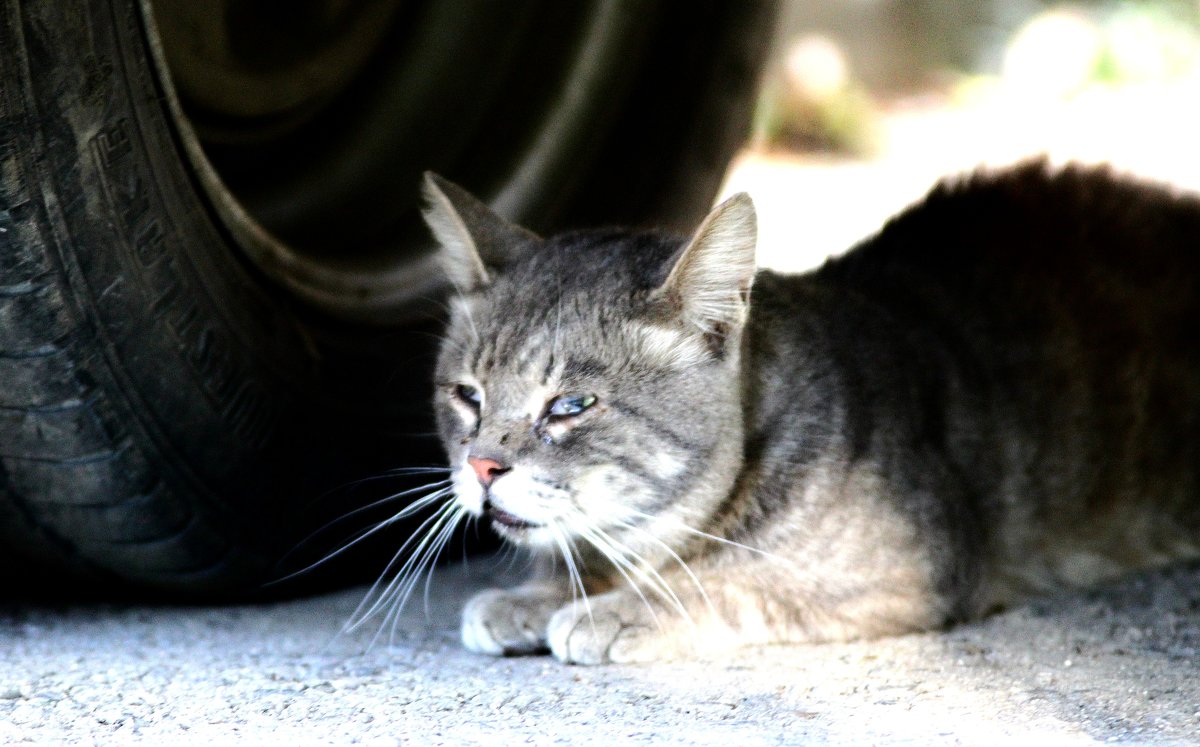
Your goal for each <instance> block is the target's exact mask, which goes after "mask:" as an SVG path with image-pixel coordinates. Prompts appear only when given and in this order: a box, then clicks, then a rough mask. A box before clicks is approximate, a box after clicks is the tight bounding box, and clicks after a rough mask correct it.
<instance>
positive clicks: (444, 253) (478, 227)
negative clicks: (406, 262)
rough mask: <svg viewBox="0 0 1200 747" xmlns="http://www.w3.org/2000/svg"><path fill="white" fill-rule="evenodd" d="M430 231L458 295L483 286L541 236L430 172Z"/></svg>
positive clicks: (427, 218) (427, 186)
mask: <svg viewBox="0 0 1200 747" xmlns="http://www.w3.org/2000/svg"><path fill="white" fill-rule="evenodd" d="M422 192H423V193H424V195H425V209H424V210H423V211H422V214H423V215H424V217H425V223H426V225H428V226H429V230H430V231H432V232H433V235H434V238H436V239H437V241H438V243H439V244H440V245H441V251H440V252H439V259H440V260H441V263H442V268H443V269H444V270H445V272H446V276H447V277H448V278H449V279H450V282H452V283H453V284H454V285H455V287H457V288H458V290H459V291H460V292H464V293H465V292H468V291H472V290H476V289H479V288H483V287H485V286H487V285H489V284H491V282H492V278H493V275H494V273H495V272H496V271H497V270H499V269H501V268H503V267H504V265H505V264H507V263H508V260H509V258H510V257H512V255H513V254H514V253H515V252H516V250H518V249H520V248H521V247H523V246H525V245H526V244H528V243H529V242H531V241H539V240H540V239H539V238H538V236H537V235H536V234H534V233H532V232H530V231H527V230H525V229H524V228H521V227H520V226H517V225H514V224H512V223H509V222H508V221H506V220H504V219H503V218H501V217H500V216H499V215H496V214H495V213H494V212H492V209H491V208H489V207H488V206H487V205H485V204H484V203H483V202H481V201H480V200H478V199H477V198H476V197H475V196H474V195H472V194H471V193H470V192H468V191H467V190H465V189H463V188H462V187H460V186H458V185H457V184H455V183H454V182H451V181H449V180H447V179H443V178H442V177H440V176H438V175H437V174H435V173H433V172H432V171H426V172H425V180H424V183H423V184H422Z"/></svg>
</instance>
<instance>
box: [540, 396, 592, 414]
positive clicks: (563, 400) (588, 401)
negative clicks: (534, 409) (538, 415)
mask: <svg viewBox="0 0 1200 747" xmlns="http://www.w3.org/2000/svg"><path fill="white" fill-rule="evenodd" d="M594 404H596V397H595V395H592V394H567V395H564V396H562V397H558V398H556V399H554V400H553V401H552V402H551V403H550V407H548V408H547V409H546V414H547V415H549V416H550V417H555V418H568V417H571V416H572V415H578V414H579V413H581V412H583V411H584V410H586V409H588V408H589V407H591V406H592V405H594Z"/></svg>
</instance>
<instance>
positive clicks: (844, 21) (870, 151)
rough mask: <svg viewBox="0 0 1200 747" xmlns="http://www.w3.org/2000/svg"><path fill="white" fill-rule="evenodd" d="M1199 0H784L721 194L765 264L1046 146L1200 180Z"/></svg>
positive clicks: (1054, 152) (837, 241)
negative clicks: (746, 199)
mask: <svg viewBox="0 0 1200 747" xmlns="http://www.w3.org/2000/svg"><path fill="white" fill-rule="evenodd" d="M1198 146H1200V0H1127V1H1125V2H1074V3H1056V2H1037V1H1035V0H849V1H848V2H840V3H825V2H816V1H815V0H784V2H783V5H782V8H781V23H780V25H779V28H778V32H777V35H776V38H775V41H774V43H773V46H772V51H771V56H770V62H769V64H768V67H767V70H766V74H765V79H764V85H763V89H762V93H761V95H760V97H759V101H758V105H757V110H756V114H755V122H754V135H753V139H752V141H751V144H750V146H749V147H748V148H747V149H746V150H745V151H743V152H742V153H741V155H740V156H739V157H738V158H737V160H736V161H735V162H734V164H733V166H732V168H731V170H730V173H729V174H728V176H727V178H726V182H725V184H724V186H723V188H722V190H721V193H722V196H723V197H724V196H728V195H729V194H732V193H733V192H737V191H742V190H746V191H749V192H751V193H752V195H753V196H754V198H755V201H756V203H757V205H758V209H759V220H760V236H761V241H760V262H761V263H762V264H764V265H767V266H770V267H774V268H777V269H781V270H789V271H795V270H802V269H805V268H807V267H811V266H813V265H814V264H818V263H819V262H821V261H822V260H823V259H824V258H825V257H827V256H829V255H831V254H836V253H839V252H842V251H844V250H846V249H848V248H850V246H851V245H853V244H854V243H855V242H856V241H858V240H859V239H861V238H863V237H865V236H867V235H869V234H870V233H872V232H873V231H875V230H876V229H878V228H879V227H880V226H881V225H882V224H883V222H884V221H885V220H886V219H887V218H888V217H889V216H891V215H893V214H895V213H896V212H898V211H899V210H901V209H902V208H903V207H904V206H905V205H908V204H910V203H912V202H914V201H916V200H918V199H920V197H921V196H922V195H923V194H924V193H925V192H926V191H927V190H928V189H929V187H931V186H932V185H933V183H934V182H935V181H936V180H938V179H939V178H941V177H943V176H945V175H951V174H956V173H962V172H965V171H970V170H972V169H974V168H976V167H977V166H980V165H986V166H1003V165H1005V164H1011V163H1014V162H1016V161H1019V160H1021V159H1025V158H1029V157H1034V156H1037V155H1040V154H1045V155H1046V156H1047V157H1048V158H1049V159H1050V161H1051V162H1052V163H1064V162H1067V161H1081V162H1085V163H1111V164H1112V165H1113V167H1114V168H1115V169H1116V170H1117V171H1119V172H1123V173H1130V174H1134V175H1137V176H1140V177H1142V178H1146V179H1150V180H1153V181H1159V182H1166V183H1169V184H1171V185H1174V186H1176V187H1178V188H1180V189H1190V190H1196V191H1200V147H1198Z"/></svg>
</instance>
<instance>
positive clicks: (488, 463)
mask: <svg viewBox="0 0 1200 747" xmlns="http://www.w3.org/2000/svg"><path fill="white" fill-rule="evenodd" d="M467 464H469V465H471V469H473V470H475V475H476V476H477V477H478V478H479V482H480V483H481V484H482V485H483V487H485V488H488V487H491V485H492V483H493V482H495V481H496V478H497V477H499V476H500V475H503V474H504V473H505V472H508V471H509V470H510V469H512V468H511V467H505V466H504V465H502V464H500V462H497V461H496V460H495V459H480V458H479V457H467Z"/></svg>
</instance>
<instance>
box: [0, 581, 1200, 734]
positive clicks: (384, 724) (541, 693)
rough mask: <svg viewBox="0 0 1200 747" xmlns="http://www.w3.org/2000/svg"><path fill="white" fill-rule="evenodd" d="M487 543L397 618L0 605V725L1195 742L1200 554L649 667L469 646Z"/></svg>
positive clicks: (154, 730)
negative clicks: (863, 630)
mask: <svg viewBox="0 0 1200 747" xmlns="http://www.w3.org/2000/svg"><path fill="white" fill-rule="evenodd" d="M492 565H493V564H492V563H491V561H489V560H487V559H484V560H477V561H472V562H471V564H470V566H469V567H467V568H464V567H451V568H446V569H443V570H440V571H438V572H437V574H436V575H435V576H434V578H433V583H432V585H431V588H430V596H429V600H428V604H427V605H425V604H423V603H422V601H421V600H420V599H417V600H416V601H415V602H413V603H412V604H410V605H409V607H408V609H406V611H405V613H404V615H403V616H402V617H401V618H400V620H399V623H398V624H397V625H396V627H395V629H394V630H393V631H388V630H384V631H383V632H382V634H381V635H379V636H378V637H376V633H377V632H379V630H378V629H379V625H378V624H376V623H374V622H372V623H369V624H368V625H366V626H364V627H363V628H361V629H360V630H357V631H355V632H353V633H350V634H339V632H338V631H339V629H340V627H341V625H342V623H343V622H345V621H346V620H347V619H349V618H350V617H351V615H352V613H353V611H354V609H355V607H356V606H357V604H358V602H359V601H360V600H361V598H362V595H363V590H351V591H345V592H340V593H337V594H332V595H329V596H324V597H319V598H313V599H306V600H301V601H294V602H287V603H280V604H273V605H263V606H247V607H227V608H167V607H129V606H94V607H69V608H62V609H48V608H30V607H24V606H22V607H14V606H11V605H10V606H5V607H0V651H2V652H3V653H2V657H3V659H2V662H0V743H3V744H20V743H37V744H61V743H71V744H93V743H95V744H120V743H125V742H135V741H142V740H144V741H147V742H152V743H157V744H168V743H169V744H208V743H213V742H218V743H221V744H225V743H230V742H231V741H233V742H236V743H241V744H258V743H268V742H270V743H273V744H290V745H306V744H369V745H399V744H477V743H482V742H484V741H488V742H490V743H493V744H513V743H531V744H551V743H571V744H581V743H587V742H591V743H594V744H597V745H601V744H603V745H609V744H643V743H652V742H653V743H672V744H714V745H716V744H721V745H728V744H735V745H738V746H739V747H746V746H748V745H757V744H785V743H786V744H864V743H887V744H920V745H925V744H934V743H936V744H992V743H996V742H998V741H999V742H1001V743H1014V742H1018V741H1027V740H1035V741H1036V742H1037V743H1039V744H1056V745H1072V744H1090V743H1095V742H1108V741H1126V742H1127V741H1132V742H1138V743H1154V744H1200V567H1190V568H1188V567H1185V568H1175V569H1171V570H1168V571H1164V572H1160V573H1157V574H1150V575H1145V576H1141V577H1138V578H1135V579H1132V580H1130V581H1127V582H1125V583H1122V584H1119V585H1114V586H1111V587H1108V588H1105V589H1102V590H1099V591H1095V592H1089V593H1085V594H1080V595H1073V596H1067V597H1062V598H1056V599H1049V600H1043V601H1039V602H1036V603H1034V604H1031V605H1027V606H1024V607H1021V608H1019V609H1014V610H1012V611H1009V612H1007V613H1004V614H1001V615H997V616H994V617H992V618H990V619H988V620H985V621H983V622H981V623H977V624H974V625H966V626H962V627H959V628H957V629H954V630H951V631H949V632H946V633H934V634H924V635H912V636H906V637H902V638H896V639H890V640H882V641H872V642H862V643H854V644H843V645H821V646H800V647H771V648H763V649H755V650H750V651H746V652H744V653H742V654H740V655H738V656H736V657H732V658H728V659H723V660H718V661H709V662H691V663H679V664H662V665H654V666H644V667H612V666H610V667H598V668H582V667H568V666H563V665H560V664H558V663H557V662H555V661H553V660H551V659H549V658H547V657H528V658H512V659H492V658H488V657H484V656H478V655H473V654H470V653H468V652H466V651H464V650H463V649H462V648H461V647H460V646H459V643H458V634H457V621H458V610H459V608H460V607H461V605H462V602H463V601H464V599H465V598H466V596H467V595H469V594H470V593H471V592H472V591H473V590H475V589H478V588H481V587H482V586H485V585H488V584H497V583H500V584H503V583H508V582H509V580H510V579H506V578H505V574H504V573H503V572H500V571H497V570H495V568H493V567H492Z"/></svg>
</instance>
